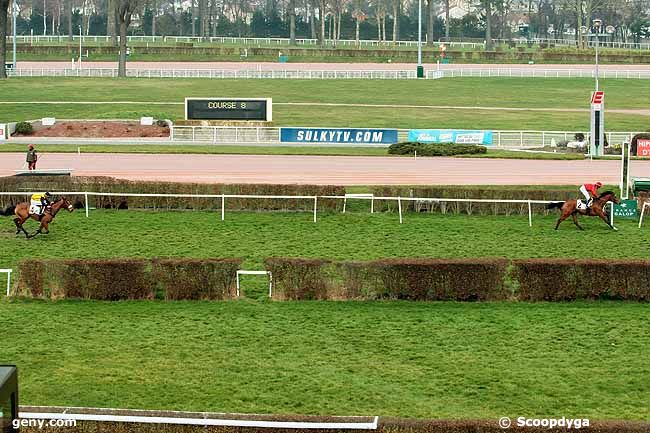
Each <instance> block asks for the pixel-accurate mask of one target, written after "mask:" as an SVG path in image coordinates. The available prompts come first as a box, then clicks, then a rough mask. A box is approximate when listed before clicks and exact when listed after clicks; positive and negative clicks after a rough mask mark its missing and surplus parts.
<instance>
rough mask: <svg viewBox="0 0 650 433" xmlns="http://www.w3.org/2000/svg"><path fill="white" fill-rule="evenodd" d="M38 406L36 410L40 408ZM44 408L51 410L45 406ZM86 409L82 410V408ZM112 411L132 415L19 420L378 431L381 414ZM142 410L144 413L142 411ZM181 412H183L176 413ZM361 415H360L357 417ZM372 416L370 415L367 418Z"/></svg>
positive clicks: (82, 413)
mask: <svg viewBox="0 0 650 433" xmlns="http://www.w3.org/2000/svg"><path fill="white" fill-rule="evenodd" d="M38 408H39V407H36V408H34V409H38ZM41 409H49V408H48V407H42V408H41ZM80 409H83V410H80ZM111 411H112V412H118V413H119V412H122V413H124V412H126V413H131V415H114V414H110V415H109V414H106V413H105V412H107V410H106V409H99V410H97V411H96V412H97V413H88V412H90V408H69V409H65V410H64V411H62V412H58V413H57V412H51V411H47V412H46V411H41V412H26V411H21V412H20V414H19V417H20V419H37V420H74V421H93V422H112V423H125V422H128V423H137V424H173V425H193V426H203V427H207V426H226V427H248V428H250V427H253V428H262V429H270V428H273V429H325V430H330V429H331V430H376V429H377V423H378V421H379V417H373V421H372V422H304V421H264V420H253V419H223V418H208V417H206V414H200V415H201V416H199V414H194V415H196V416H194V417H189V416H186V417H178V416H177V417H172V416H152V415H150V414H149V413H147V411H134V410H117V409H112V410H111ZM102 412H104V413H102ZM140 413H141V414H140ZM177 414H180V413H177ZM354 418H360V417H354ZM368 418H370V417H368Z"/></svg>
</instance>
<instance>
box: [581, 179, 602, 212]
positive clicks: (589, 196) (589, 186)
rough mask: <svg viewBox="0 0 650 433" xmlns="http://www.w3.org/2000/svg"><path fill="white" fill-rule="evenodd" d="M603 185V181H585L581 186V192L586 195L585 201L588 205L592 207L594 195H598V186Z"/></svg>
mask: <svg viewBox="0 0 650 433" xmlns="http://www.w3.org/2000/svg"><path fill="white" fill-rule="evenodd" d="M601 186H603V184H602V183H601V182H596V183H585V184H584V185H582V186H581V187H580V192H581V193H582V195H584V196H585V203H586V204H587V207H588V208H589V207H591V205H592V203H593V201H594V197H598V188H600V187H601Z"/></svg>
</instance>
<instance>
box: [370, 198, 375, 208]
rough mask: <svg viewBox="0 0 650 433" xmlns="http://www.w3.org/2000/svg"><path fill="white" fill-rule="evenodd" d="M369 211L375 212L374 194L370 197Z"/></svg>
mask: <svg viewBox="0 0 650 433" xmlns="http://www.w3.org/2000/svg"><path fill="white" fill-rule="evenodd" d="M370 213H375V195H374V194H373V195H372V198H371V199H370Z"/></svg>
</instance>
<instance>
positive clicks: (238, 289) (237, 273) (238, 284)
mask: <svg viewBox="0 0 650 433" xmlns="http://www.w3.org/2000/svg"><path fill="white" fill-rule="evenodd" d="M237 297H238V298H239V271H237Z"/></svg>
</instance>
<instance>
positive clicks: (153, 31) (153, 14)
mask: <svg viewBox="0 0 650 433" xmlns="http://www.w3.org/2000/svg"><path fill="white" fill-rule="evenodd" d="M157 14H158V1H157V0H153V2H152V4H151V36H156V15H157Z"/></svg>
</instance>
